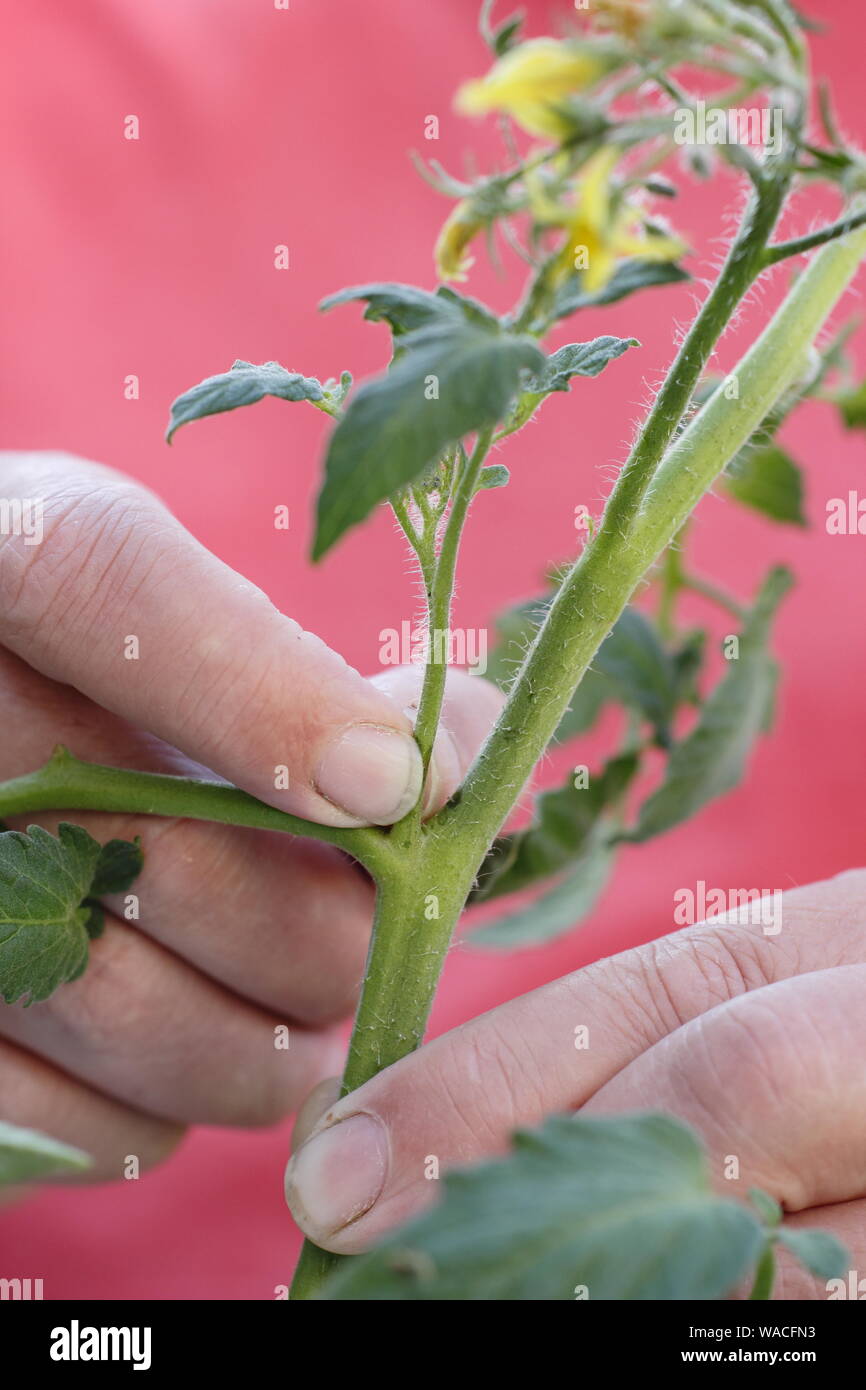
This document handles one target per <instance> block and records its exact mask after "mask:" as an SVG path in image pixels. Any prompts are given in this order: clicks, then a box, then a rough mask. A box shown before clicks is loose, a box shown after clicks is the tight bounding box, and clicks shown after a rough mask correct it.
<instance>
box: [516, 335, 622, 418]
mask: <svg viewBox="0 0 866 1390" xmlns="http://www.w3.org/2000/svg"><path fill="white" fill-rule="evenodd" d="M630 347H640V343H639V342H638V340H637V338H612V337H610V336H608V337H602V338H593V339H592V341H591V342H589V343H568V344H567V345H566V346H565V347H561V348H559V349H558V350H557V351H556V352H554V353H551V355H550V357H548V358H547V359H546V361H545V364H544V367H543V368H542V370H541V371H540V372H538V373H537V374H536V375H535V376H534V377H532V378H531V379H530V380H529V381H527V383H526V389H525V390H524V391H522V392H521V393H520V395H519V396H518V398H517V401H516V402H515V405H514V410H513V411H512V413H511V415H510V417H509V419H508V420H507V421H506V424H505V432H506V433H507V434H514V432H515V430H519V429H521V428H522V427H523V426H524V425H525V424H526V422H527V420H529V419H531V418H532V416H533V415H534V414H535V412H536V410H537V409H538V407H539V406H540V405H541V403H542V401H545V400H546V399H547V397H548V396H549V395H551V394H552V393H553V392H554V391H568V390H570V382H571V378H572V377H573V376H598V374H599V372H601V371H603V370H604V368H605V367H606V366H607V364H608V363H609V362H613V361H614V359H615V358H617V357H622V354H623V353H624V352H626V351H627V350H628V349H629V348H630Z"/></svg>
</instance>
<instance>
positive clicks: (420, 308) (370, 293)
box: [319, 282, 460, 337]
mask: <svg viewBox="0 0 866 1390" xmlns="http://www.w3.org/2000/svg"><path fill="white" fill-rule="evenodd" d="M358 300H362V301H365V302H366V305H367V307H366V309H365V310H364V318H365V319H368V320H369V321H370V322H371V323H381V322H385V323H387V324H388V325H389V327H390V329H391V331H392V333H393V334H394V335H395V337H397V336H399V335H400V334H401V333H411V332H413V330H414V329H416V328H426V327H427V325H428V324H430V323H442V322H455V321H459V319H460V310H459V307H458V305H457V304H456V303H455V296H453V295H451V296H449V295H442V294H438V293H437V294H432V293H431V292H430V291H429V290H422V289H419V288H418V287H417V285H400V284H396V283H390V282H387V283H381V284H375V285H350V286H349V287H348V288H347V289H345V290H338V291H337V293H336V294H329V295H328V297H327V299H323V300H322V302H321V304H320V305H319V308H320V309H322V310H324V311H325V312H327V311H328V310H329V309H336V308H337V307H338V306H339V305H341V304H353V303H355V302H357V301H358Z"/></svg>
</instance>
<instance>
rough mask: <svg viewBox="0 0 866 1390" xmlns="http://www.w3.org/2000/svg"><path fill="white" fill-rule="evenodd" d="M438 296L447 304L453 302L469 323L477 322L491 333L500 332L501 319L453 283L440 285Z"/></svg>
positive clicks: (437, 291)
mask: <svg viewBox="0 0 866 1390" xmlns="http://www.w3.org/2000/svg"><path fill="white" fill-rule="evenodd" d="M436 298H437V299H443V300H444V301H445V302H446V304H451V305H452V306H453V307H454V308H455V309H457V310H458V311H459V312H460V313H461V314H462V315H463V317H464V318H465V319H466V320H467V321H468V322H469V323H474V324H477V326H478V327H479V328H486V329H487V330H488V332H490V333H498V332H499V329H500V326H501V325H500V322H499V319H498V318H497V317H496V315H495V314H494V313H493V312H492V311H491V310H490V309H488V307H487V305H486V304H482V303H481V301H480V300H478V299H472V298H470V296H469V295H468V294H461V293H460V291H459V290H455V289H453V288H452V286H451V285H439V287H438V289H437V290H436Z"/></svg>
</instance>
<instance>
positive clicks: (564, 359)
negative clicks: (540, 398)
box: [527, 335, 640, 395]
mask: <svg viewBox="0 0 866 1390" xmlns="http://www.w3.org/2000/svg"><path fill="white" fill-rule="evenodd" d="M630 347H640V343H639V342H638V340H637V338H612V337H610V336H609V335H608V336H606V337H601V338H593V339H592V341H591V342H588V343H568V344H566V346H565V347H561V348H558V349H557V351H556V352H553V353H551V355H550V356H549V357H548V359H547V361H546V362H545V364H544V367H543V368H542V370H541V371H540V372H539V373H538V375H537V376H534V377H532V378H531V380H530V381H529V382H528V383H527V386H528V389H529V391H533V392H538V393H540V394H543V395H547V394H548V393H549V392H551V391H568V390H569V389H570V383H571V378H572V377H573V376H598V374H599V372H602V371H604V369H605V367H606V366H607V364H608V362H613V361H614V360H615V359H616V358H617V357H622V355H623V353H624V352H627V351H628V349H629V348H630Z"/></svg>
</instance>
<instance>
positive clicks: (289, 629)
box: [0, 453, 423, 826]
mask: <svg viewBox="0 0 866 1390" xmlns="http://www.w3.org/2000/svg"><path fill="white" fill-rule="evenodd" d="M0 497H2V498H4V499H6V505H7V510H9V514H10V518H11V519H12V520H14V519H15V518H16V516H17V518H18V521H19V524H18V525H10V526H6V527H4V528H3V530H5V532H6V534H5V535H4V534H0V643H2V644H3V645H5V646H6V647H8V648H9V649H10V650H12V651H13V652H15V653H16V654H17V655H19V656H21V657H23V658H24V660H25V661H27V662H28V663H29V664H30V665H31V666H33V667H35V668H36V669H37V670H38V671H41V672H42V673H43V674H44V675H47V676H50V677H51V678H52V679H54V680H57V681H62V682H64V683H65V684H68V685H73V686H75V687H76V688H77V689H78V690H80V691H81V692H82V693H83V694H85V695H88V696H89V697H90V698H91V699H92V700H94V701H96V702H97V703H98V704H100V705H102V706H103V707H104V708H106V709H110V710H112V711H113V712H114V713H115V714H119V715H122V716H124V717H125V718H127V719H129V720H131V721H133V722H134V723H136V724H140V725H142V726H143V727H145V728H147V729H149V730H151V732H153V733H155V734H157V735H158V736H159V737H160V738H163V739H165V740H166V741H167V742H168V743H171V744H174V745H175V746H176V747H179V748H182V749H183V750H184V752H186V753H188V754H189V755H190V756H191V757H193V758H194V759H196V760H197V761H198V762H201V763H203V764H205V766H207V767H209V768H212V769H214V770H215V771H216V772H218V773H220V774H221V775H222V776H224V777H226V778H228V779H229V780H230V781H232V782H235V783H237V784H238V785H239V786H241V787H243V788H244V789H245V790H247V791H249V792H251V793H252V794H253V795H255V796H257V797H259V798H260V799H261V800H264V801H267V802H269V803H270V804H271V805H273V806H276V807H278V808H279V809H280V810H284V811H290V812H292V813H294V814H295V815H300V816H305V817H307V818H308V819H310V820H314V821H319V822H321V823H322V824H325V825H332V826H353V825H361V824H370V823H373V824H381V825H387V824H391V823H392V822H394V821H397V820H399V819H400V818H401V817H402V816H403V815H405V814H406V813H407V812H408V811H409V810H410V809H411V808H412V806H413V805H414V804H415V803H416V801H417V800H418V797H419V795H420V792H421V783H422V777H423V769H422V763H421V757H420V754H419V752H418V748H417V746H416V744H415V741H414V739H413V737H412V733H411V724H410V721H409V719H408V717H407V716H406V714H405V713H404V712H403V711H402V710H401V709H400V708H399V707H398V706H397V705H396V704H395V703H394V702H393V701H392V700H391V699H389V697H388V695H387V694H385V693H384V692H383V691H381V690H378V689H376V687H375V686H373V685H371V684H370V683H369V682H368V681H366V680H364V679H363V677H362V676H360V675H359V673H358V672H357V671H355V670H353V669H352V668H351V667H350V666H348V665H347V664H346V662H345V661H344V660H343V658H342V657H340V656H339V655H338V654H337V653H336V652H334V651H331V650H330V648H329V647H327V646H326V645H325V643H324V642H322V641H321V640H320V639H319V638H318V637H315V636H313V635H312V634H311V633H308V632H305V631H304V630H303V629H302V628H301V627H300V626H299V625H298V624H297V623H296V622H294V621H293V620H292V619H291V618H287V617H286V616H285V615H284V614H282V613H280V612H278V611H277V609H276V608H275V607H274V605H273V604H272V603H271V602H270V600H269V599H268V598H267V597H266V596H265V595H264V594H263V593H262V591H261V590H260V589H257V588H256V587H255V585H253V584H251V583H250V582H249V581H248V580H246V579H243V578H242V577H241V576H240V575H238V574H235V573H234V572H233V571H232V570H231V569H229V568H228V566H226V565H224V564H223V563H222V562H221V561H220V560H218V559H217V558H216V557H215V556H213V555H211V554H210V553H209V552H208V551H207V550H205V548H204V547H203V546H202V545H199V543H198V542H197V541H196V540H194V539H193V537H192V536H190V535H189V534H188V532H187V531H185V530H184V528H183V527H182V526H181V525H180V523H179V522H178V521H176V520H175V518H174V517H173V516H171V514H170V513H169V512H168V510H167V509H166V508H165V507H164V506H163V505H162V503H161V502H159V500H158V499H157V498H156V497H155V496H154V495H153V494H152V493H150V492H148V491H147V490H146V489H144V488H142V487H140V486H138V485H136V484H134V483H132V482H130V481H129V480H128V479H126V478H124V477H122V476H121V475H120V474H118V473H115V472H113V471H112V470H111V469H109V468H105V467H103V466H102V465H100V464H96V463H90V462H86V461H84V460H81V459H76V458H72V457H70V456H69V455H65V454H55V453H45V454H20V453H5V454H0ZM16 502H17V512H16V511H15V504H16ZM286 784H288V785H286Z"/></svg>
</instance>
